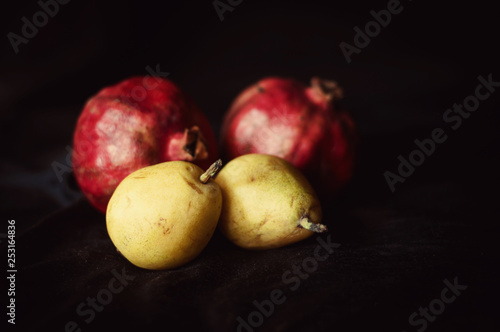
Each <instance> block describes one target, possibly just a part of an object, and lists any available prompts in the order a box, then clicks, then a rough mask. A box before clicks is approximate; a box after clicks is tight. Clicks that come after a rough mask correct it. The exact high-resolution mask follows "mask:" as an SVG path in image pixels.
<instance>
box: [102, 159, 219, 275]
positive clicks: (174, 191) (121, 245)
mask: <svg viewBox="0 0 500 332" xmlns="http://www.w3.org/2000/svg"><path fill="white" fill-rule="evenodd" d="M218 162H219V167H220V161H218ZM214 165H215V166H214ZM214 165H212V167H211V168H210V169H209V171H207V172H206V173H204V172H203V170H202V169H201V168H199V167H198V166H196V165H194V164H191V163H189V162H185V161H169V162H165V163H161V164H156V165H153V166H148V167H145V168H142V169H140V170H137V171H135V172H133V173H132V174H130V175H129V176H127V177H126V178H125V179H124V180H123V181H122V182H121V183H120V184H119V185H118V187H117V188H116V190H115V192H114V193H113V196H112V197H111V200H110V201H109V204H108V207H107V211H106V225H107V229H108V234H109V236H110V238H111V240H112V241H113V244H114V245H115V246H116V248H117V249H118V251H119V252H120V253H121V254H122V255H123V256H125V258H127V259H128V260H129V261H130V262H131V263H132V264H134V265H136V266H138V267H141V268H144V269H150V270H163V269H171V268H175V267H178V266H180V265H183V264H186V263H187V262H189V261H191V260H192V259H194V258H195V257H196V256H198V254H199V253H200V252H201V251H202V250H203V249H204V248H205V246H206V245H207V244H208V242H209V240H210V238H211V237H212V234H213V233H214V230H215V228H216V226H217V222H218V219H219V216H220V211H221V205H222V194H221V190H220V188H219V186H218V185H217V184H216V183H215V182H213V181H208V180H209V179H210V177H211V176H213V175H214V174H215V173H216V172H217V170H218V169H217V170H214V167H215V168H217V167H216V166H217V165H216V164H214ZM210 171H212V173H211V174H208V173H209V172H210ZM207 174H208V175H207ZM200 177H201V178H202V179H200ZM207 181H208V182H207ZM204 182H206V183H204Z"/></svg>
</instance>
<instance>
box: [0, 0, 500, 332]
mask: <svg viewBox="0 0 500 332" xmlns="http://www.w3.org/2000/svg"><path fill="white" fill-rule="evenodd" d="M42 2H43V0H42ZM222 2H223V3H226V2H225V1H222ZM239 2H240V1H232V3H233V4H237V5H236V6H234V7H233V10H232V11H226V12H224V14H223V16H224V20H223V21H221V20H220V19H219V16H218V14H217V12H216V10H215V9H214V6H213V2H211V1H198V2H191V1H190V2H186V1H169V2H163V3H162V4H159V3H154V2H149V1H123V2H106V3H102V2H100V1H77V0H73V1H70V2H69V3H67V4H64V5H59V9H58V12H57V13H56V14H55V15H54V17H51V18H50V19H48V22H47V24H45V25H43V26H41V27H40V28H39V29H38V32H37V33H36V35H35V36H33V37H32V38H28V39H27V40H26V41H27V43H21V44H19V45H18V52H17V53H16V52H15V51H14V48H13V46H12V44H11V42H10V41H9V33H10V32H12V33H15V34H17V35H21V34H22V31H21V30H22V26H23V24H24V23H23V21H22V17H27V18H28V20H30V21H32V20H33V15H34V14H36V13H37V12H39V11H40V10H41V7H40V4H38V3H37V2H36V1H24V2H22V3H15V4H14V2H11V3H9V4H8V5H7V4H3V8H2V10H1V14H0V15H1V20H0V24H1V28H2V29H1V31H2V33H3V35H4V37H2V38H3V42H2V43H1V46H0V47H1V53H0V57H1V62H0V105H1V109H0V112H1V131H0V132H1V137H2V140H1V144H2V148H1V151H2V154H1V156H0V158H1V161H0V170H1V175H0V185H1V202H0V204H1V212H2V215H1V216H2V221H1V224H2V226H0V233H2V234H5V233H7V221H8V220H12V219H15V221H16V232H17V234H16V264H17V269H18V273H17V276H16V297H15V298H16V325H15V326H12V325H11V324H7V322H6V320H7V318H8V317H7V316H6V315H5V314H3V313H2V317H3V318H2V324H4V325H7V326H8V327H9V328H13V329H15V330H19V331H31V330H33V331H39V330H42V329H44V330H50V331H64V330H65V327H66V325H67V323H68V322H71V321H73V322H75V323H76V324H77V325H78V326H79V328H81V329H82V331H101V330H109V329H110V328H112V329H113V330H126V331H128V330H136V329H138V328H144V329H147V330H152V328H153V326H154V327H158V328H161V329H165V330H180V329H183V330H186V329H187V330H193V331H195V330H197V331H231V330H233V331H234V330H236V329H237V328H238V324H239V321H238V317H242V319H243V320H244V321H247V322H248V317H249V315H250V317H252V318H253V319H254V320H255V321H254V322H253V324H254V325H259V326H258V327H257V328H255V330H259V331H295V330H296V331H334V330H336V331H359V330H369V329H370V330H371V329H373V330H384V331H403V330H406V331H416V330H417V328H422V329H421V330H422V331H423V330H424V327H425V330H428V331H492V330H495V327H496V328H497V329H498V327H499V325H500V324H499V323H498V321H497V318H496V313H497V311H498V309H499V305H498V299H499V298H500V297H499V296H500V294H499V291H498V286H497V285H496V282H497V280H498V274H497V273H496V265H497V264H498V259H499V254H498V246H497V235H498V232H497V231H498V226H497V223H498V220H499V218H498V203H497V201H498V198H499V195H498V191H497V190H498V169H499V162H498V142H499V140H498V130H499V120H500V118H499V115H498V109H497V108H496V107H495V106H496V105H498V100H499V96H498V92H492V93H491V95H490V97H489V98H488V99H486V100H485V101H481V103H480V105H479V107H478V109H477V110H476V111H475V112H473V113H471V115H470V117H469V118H467V119H464V120H463V123H462V124H461V126H460V127H459V128H458V129H456V130H453V129H451V126H450V123H446V122H445V121H444V120H443V114H444V113H445V111H446V110H447V109H449V108H450V107H452V106H453V104H454V103H457V104H460V103H462V102H463V100H464V98H466V97H467V96H469V95H473V94H474V92H475V88H476V86H477V85H478V84H479V81H478V76H480V75H481V76H483V77H485V78H487V77H488V75H490V74H491V75H492V79H493V81H500V72H499V71H498V69H497V68H498V66H496V67H495V62H496V60H497V59H498V55H499V54H498V51H497V48H498V41H497V39H498V38H497V32H498V23H497V22H498V17H497V16H498V15H497V11H496V10H495V9H494V7H493V5H492V4H491V5H489V4H487V2H486V1H484V2H479V1H476V2H473V3H463V4H462V3H458V2H448V3H446V4H443V3H440V4H436V3H435V2H432V1H409V0H408V1H403V2H401V5H400V6H402V7H401V8H402V9H401V12H400V13H399V14H394V15H392V19H391V22H390V23H389V24H388V25H387V26H386V27H384V28H381V31H380V32H379V33H378V34H377V35H375V36H374V37H372V38H371V41H370V43H369V44H368V45H367V46H366V47H364V48H362V49H361V50H360V52H359V54H352V59H351V60H352V61H351V62H350V63H348V62H347V61H346V58H345V57H344V55H343V54H342V51H341V49H340V47H339V44H340V43H342V42H346V43H349V44H351V45H354V37H355V31H354V30H353V29H354V27H356V26H358V27H360V28H361V29H364V26H365V24H366V23H367V22H369V21H371V20H373V17H372V16H371V14H370V11H372V10H374V11H376V12H378V11H380V10H382V9H386V8H387V5H388V3H389V1H375V2H370V3H362V2H351V3H348V4H346V3H335V2H332V1H329V2H319V1H296V2H293V3H292V2H287V1H272V2H270V1H269V2H264V1H249V0H244V1H241V3H239ZM238 3H239V4H238ZM10 36H11V38H12V34H11V35H10ZM147 66H150V67H153V68H154V67H156V66H159V68H160V70H161V71H162V72H168V73H169V78H170V79H171V80H173V81H174V82H176V83H177V84H178V85H179V86H181V87H182V88H183V89H184V90H185V91H186V92H187V93H188V94H190V95H191V96H192V97H193V98H194V100H195V101H196V102H197V104H198V105H199V106H200V108H201V109H202V110H203V111H204V112H205V113H206V114H207V116H208V117H209V118H210V121H211V123H212V125H213V128H214V130H215V131H216V133H218V130H219V126H220V125H219V124H220V121H221V119H222V116H223V113H224V112H225V110H226V109H227V107H228V105H229V104H230V102H231V100H232V98H233V97H234V96H236V95H237V93H238V92H239V91H241V89H243V88H244V87H245V86H247V85H248V84H250V83H253V82H254V81H256V80H258V79H259V78H262V77H264V76H269V75H279V76H288V77H295V78H297V79H299V80H301V81H303V82H304V83H307V82H308V81H309V79H310V77H311V76H313V75H319V76H322V77H325V78H331V79H335V80H337V81H338V82H339V83H340V84H341V85H342V86H343V87H344V90H345V95H346V96H345V98H344V100H342V102H341V106H342V107H343V108H346V109H349V110H350V111H351V112H352V115H353V117H354V118H355V120H356V122H357V124H358V127H359V131H360V134H361V144H360V147H359V155H358V162H357V165H356V173H355V177H354V179H353V181H352V182H351V184H350V186H349V187H348V188H347V190H346V191H345V192H344V193H343V195H342V196H341V197H338V198H335V199H334V198H332V197H327V196H323V197H321V200H322V203H323V206H324V209H325V223H327V224H328V225H329V228H330V230H331V239H332V241H334V242H336V243H339V244H340V246H339V247H338V248H336V249H335V251H334V252H333V253H332V254H331V255H330V256H329V258H328V259H327V260H325V261H322V262H318V266H317V268H316V269H315V271H313V272H311V273H310V274H309V276H308V277H307V278H305V277H304V278H305V279H304V280H302V282H301V283H300V285H299V286H298V288H297V289H296V290H292V289H291V286H293V285H294V283H292V284H290V283H287V282H286V281H284V280H282V276H283V275H284V274H285V273H287V271H293V266H294V265H301V264H302V262H303V261H304V259H306V260H307V259H308V258H309V257H314V256H313V252H314V250H315V248H316V247H317V245H318V242H317V241H318V237H313V238H311V239H309V240H307V241H304V242H301V243H298V244H295V245H292V246H289V247H286V248H281V249H276V250H272V251H264V252H251V251H245V250H242V249H239V248H236V247H234V246H233V245H231V244H230V243H228V242H227V241H226V240H225V239H224V238H222V237H221V236H220V235H219V234H218V233H217V234H216V235H215V236H214V238H213V239H212V241H211V243H210V244H209V246H208V247H207V248H206V250H205V251H204V252H203V253H202V254H201V255H200V256H199V257H198V258H197V259H196V260H195V261H193V262H192V263H190V264H188V265H186V266H183V267H181V268H178V269H176V270H172V271H163V272H153V271H144V270H141V269H138V268H135V267H134V266H132V265H131V264H129V263H128V262H127V261H125V260H124V259H123V258H122V257H120V256H119V255H118V254H117V253H116V252H115V251H114V248H113V246H112V244H111V242H110V240H109V238H108V236H107V233H106V229H105V217H104V215H102V214H99V213H98V212H96V211H94V210H93V209H92V208H91V207H90V205H89V204H88V203H87V202H86V201H85V200H84V199H82V196H81V194H80V192H79V191H78V188H77V187H76V185H75V181H74V179H73V177H72V174H71V173H69V172H68V173H65V174H64V175H63V177H62V180H61V181H60V179H59V178H58V177H57V175H56V172H55V171H54V169H53V165H54V163H55V162H57V163H61V164H66V158H67V155H68V149H70V147H71V139H72V131H73V129H74V126H75V123H76V120H77V117H78V115H79V112H80V111H81V108H82V106H83V104H84V102H85V100H86V99H87V98H88V97H90V96H91V95H92V94H94V93H96V92H97V91H98V90H99V89H100V88H102V87H103V86H106V85H109V84H113V83H116V82H118V81H120V80H122V79H124V78H126V77H129V76H132V75H145V74H147V70H146V67H147ZM435 128H443V129H444V130H445V132H446V134H447V135H448V139H447V140H446V141H445V142H444V143H442V144H439V145H438V146H437V147H436V151H435V153H434V154H433V155H432V156H430V157H428V158H427V159H426V160H425V162H424V163H423V164H422V165H421V166H419V167H417V168H416V170H415V171H414V173H413V174H412V175H411V176H410V177H409V178H408V179H407V180H406V181H405V182H404V183H399V184H397V185H396V190H395V192H394V193H393V192H391V190H390V189H389V187H388V185H387V183H386V181H385V179H384V176H383V174H384V172H385V171H391V172H397V167H398V164H399V161H398V159H397V157H398V155H400V154H401V155H403V156H406V157H407V156H408V155H409V154H410V152H412V151H413V150H414V149H415V148H416V146H415V144H414V143H413V141H414V140H415V139H424V138H428V137H430V135H431V132H432V130H433V129H435ZM319 238H322V239H326V235H322V236H320V237H319ZM0 240H1V241H2V243H1V246H2V247H1V248H2V255H4V254H5V256H4V257H5V259H6V256H7V247H6V242H7V239H6V238H5V235H2V238H1V239H0ZM2 266H4V269H7V267H6V264H3V265H2ZM123 269H125V273H126V274H127V275H130V280H129V281H124V282H123V283H124V284H126V286H124V288H123V290H122V291H121V292H118V293H117V294H114V295H113V297H112V299H109V304H106V305H105V306H104V307H103V308H102V311H100V312H99V311H98V310H97V309H95V310H94V312H95V317H94V316H92V315H91V314H89V313H88V311H87V313H86V314H82V313H81V312H80V313H78V312H77V308H78V307H79V306H80V304H81V303H86V302H87V299H88V298H93V297H96V296H97V295H98V294H100V296H101V298H102V296H104V299H105V293H106V291H102V290H107V289H108V287H109V286H108V285H109V282H110V280H112V278H113V277H114V275H113V273H122V272H123ZM113 271H114V272H113ZM455 278H456V282H457V283H458V284H461V285H467V289H465V290H462V291H460V292H461V294H460V295H459V296H457V297H456V298H455V300H454V301H452V303H449V304H445V305H444V307H443V308H441V307H439V301H435V300H439V299H440V298H441V292H442V290H443V289H444V288H446V287H448V286H447V285H446V283H444V280H445V279H446V280H448V281H450V282H451V283H453V282H454V279H455ZM2 285H4V286H3V287H5V289H3V290H2V291H1V292H2V293H3V294H4V296H3V297H2V299H4V300H2V301H3V302H2V307H3V308H4V309H3V310H7V309H5V305H6V304H8V302H7V301H9V299H8V297H5V294H6V291H7V289H8V287H9V285H8V284H7V283H5V279H4V283H3V284H2ZM276 289H278V290H281V291H282V292H283V293H284V296H285V297H286V301H285V302H284V303H282V304H279V305H275V308H274V309H273V312H272V314H270V315H269V317H264V316H263V315H260V316H259V314H252V312H254V311H256V310H258V309H257V307H256V306H255V304H254V303H253V301H257V302H259V303H267V302H265V301H266V299H269V298H270V293H271V292H272V291H273V290H276ZM103 294H104V295H103ZM450 294H451V293H450ZM263 301H264V302H263ZM432 301H434V302H432ZM432 303H433V305H434V306H435V307H434V309H433V310H434V312H436V310H437V311H439V310H444V312H442V313H440V314H439V315H437V316H436V315H433V316H436V317H435V318H434V317H433V316H430V318H427V319H425V321H427V323H426V325H425V326H424V325H423V324H424V323H423V321H424V320H423V319H422V317H418V318H416V320H418V319H420V321H419V323H418V324H416V325H414V326H412V325H410V323H409V317H410V315H412V313H413V312H418V311H419V308H420V307H422V308H424V307H427V306H429V305H430V304H432ZM441 303H443V302H441ZM81 308H82V310H85V309H88V308H89V307H87V305H85V306H84V307H81ZM98 308H99V309H101V307H98ZM436 308H437V309H436ZM431 315H432V312H431ZM91 317H92V319H91ZM260 317H262V318H264V319H263V321H262V322H259V321H258V320H259V318H260ZM86 320H87V321H86ZM250 329H254V328H253V327H252V326H251V325H249V327H247V328H243V327H242V328H241V330H243V331H245V330H248V331H250Z"/></svg>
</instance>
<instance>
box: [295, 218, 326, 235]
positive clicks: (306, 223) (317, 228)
mask: <svg viewBox="0 0 500 332" xmlns="http://www.w3.org/2000/svg"><path fill="white" fill-rule="evenodd" d="M297 227H300V228H304V229H308V230H310V231H312V232H314V233H323V232H326V231H328V228H327V227H326V225H323V224H314V223H312V222H311V221H310V220H309V217H308V216H303V217H302V218H300V220H299V223H298V225H297Z"/></svg>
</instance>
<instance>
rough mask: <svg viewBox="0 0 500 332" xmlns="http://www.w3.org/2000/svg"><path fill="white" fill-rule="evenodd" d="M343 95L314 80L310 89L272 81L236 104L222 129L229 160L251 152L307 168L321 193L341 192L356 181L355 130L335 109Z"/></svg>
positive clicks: (243, 95) (247, 92)
mask: <svg viewBox="0 0 500 332" xmlns="http://www.w3.org/2000/svg"><path fill="white" fill-rule="evenodd" d="M341 96H342V90H341V89H340V88H339V87H338V86H337V84H336V83H335V82H332V81H326V80H321V79H319V78H313V79H312V80H311V86H310V87H308V86H306V85H304V84H302V83H301V82H298V81H296V80H294V79H289V78H279V77H268V78H264V79H262V80H260V81H259V82H257V83H255V84H253V85H251V86H249V87H247V88H246V89H244V90H243V91H242V92H241V93H240V94H239V95H238V96H237V97H236V98H235V100H234V101H233V103H232V105H231V107H230V108H229V111H228V112H227V113H226V115H225V117H224V122H223V125H222V129H221V139H222V148H223V150H224V153H225V157H226V158H227V159H232V158H235V157H237V156H240V155H243V154H247V153H264V154H271V155H275V156H278V157H281V158H283V159H285V160H287V161H289V162H291V163H292V164H293V165H294V166H295V167H297V168H298V169H300V170H302V171H303V172H304V173H305V174H306V176H307V177H309V179H310V180H311V181H313V183H315V184H318V185H320V189H322V191H326V192H328V193H337V192H338V191H339V190H340V189H341V188H342V187H343V186H344V185H345V184H346V183H347V182H348V181H349V179H350V178H351V177H352V169H353V165H354V149H355V145H356V140H357V139H356V137H357V135H356V134H355V126H354V122H353V120H352V118H351V117H350V115H349V113H348V112H346V111H336V110H334V107H333V101H334V100H335V99H339V98H341Z"/></svg>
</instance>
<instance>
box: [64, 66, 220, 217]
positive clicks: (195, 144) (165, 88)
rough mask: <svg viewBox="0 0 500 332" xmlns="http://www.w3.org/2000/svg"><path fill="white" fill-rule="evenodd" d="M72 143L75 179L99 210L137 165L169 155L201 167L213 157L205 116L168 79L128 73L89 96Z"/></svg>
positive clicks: (214, 150)
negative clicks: (127, 76) (117, 81)
mask: <svg viewBox="0 0 500 332" xmlns="http://www.w3.org/2000/svg"><path fill="white" fill-rule="evenodd" d="M73 143H74V147H73V169H74V172H75V176H76V179H77V182H78V184H79V186H80V188H81V189H82V191H83V193H84V194H85V196H86V197H87V198H88V200H89V201H90V202H91V203H92V205H94V206H95V207H96V208H97V209H98V210H100V211H102V212H105V211H106V207H107V204H108V201H109V199H110V198H111V195H112V194H113V192H114V190H115V188H116V186H117V185H118V184H119V183H120V182H121V180H123V178H125V177H126V176H127V175H128V174H130V173H132V172H133V171H135V170H137V169H140V168H142V167H145V166H148V165H153V164H156V163H160V162H164V161H170V160H185V161H190V162H193V163H195V164H197V165H198V166H200V167H201V168H203V169H206V168H208V167H209V166H210V164H211V163H212V162H214V161H215V160H216V159H217V143H216V139H215V136H214V134H213V131H212V129H211V127H210V124H209V122H208V120H207V119H206V117H205V116H204V115H203V114H202V113H201V111H200V110H199V109H198V108H197V107H196V105H195V104H194V103H193V102H192V101H191V100H190V99H189V97H188V96H186V95H185V94H184V93H183V92H182V91H181V90H180V89H179V88H178V87H177V86H176V85H175V84H174V83H172V82H170V81H169V80H166V79H163V78H159V77H152V76H146V77H132V78H130V79H127V80H124V81H122V82H120V83H118V84H116V85H114V86H110V87H106V88H104V89H102V90H101V91H100V92H99V93H98V94H97V95H95V96H93V97H92V98H90V99H89V100H88V101H87V103H86V105H85V107H84V109H83V111H82V113H81V115H80V117H79V119H78V122H77V125H76V129H75V133H74V141H73Z"/></svg>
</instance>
